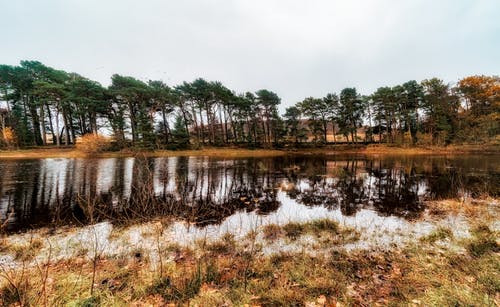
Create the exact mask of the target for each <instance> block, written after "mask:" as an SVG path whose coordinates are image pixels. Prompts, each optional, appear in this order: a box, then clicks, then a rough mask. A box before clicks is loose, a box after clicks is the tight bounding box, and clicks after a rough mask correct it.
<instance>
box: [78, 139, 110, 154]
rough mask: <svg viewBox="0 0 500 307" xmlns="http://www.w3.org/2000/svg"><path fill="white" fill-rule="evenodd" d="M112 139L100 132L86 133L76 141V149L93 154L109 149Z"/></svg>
mask: <svg viewBox="0 0 500 307" xmlns="http://www.w3.org/2000/svg"><path fill="white" fill-rule="evenodd" d="M111 145H112V143H111V139H110V138H108V137H105V136H103V135H100V134H85V135H84V136H82V137H81V138H80V140H79V141H78V142H77V143H76V149H78V150H80V151H82V152H85V153H88V154H91V153H99V152H104V151H109V150H110V149H111Z"/></svg>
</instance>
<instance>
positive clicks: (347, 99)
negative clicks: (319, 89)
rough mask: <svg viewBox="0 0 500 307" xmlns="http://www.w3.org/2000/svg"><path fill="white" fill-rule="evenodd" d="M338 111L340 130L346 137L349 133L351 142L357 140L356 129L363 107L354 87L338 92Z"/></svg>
mask: <svg viewBox="0 0 500 307" xmlns="http://www.w3.org/2000/svg"><path fill="white" fill-rule="evenodd" d="M338 113H339V114H338V121H339V126H340V131H341V132H342V133H343V134H344V135H345V136H346V137H348V135H349V134H350V135H351V141H352V142H353V143H354V142H357V138H358V136H357V129H358V128H359V127H361V124H362V117H363V114H364V108H363V101H362V100H361V96H360V95H359V94H358V92H357V91H356V89H355V88H344V89H343V90H342V91H341V92H340V99H339V111H338ZM348 139H349V138H348Z"/></svg>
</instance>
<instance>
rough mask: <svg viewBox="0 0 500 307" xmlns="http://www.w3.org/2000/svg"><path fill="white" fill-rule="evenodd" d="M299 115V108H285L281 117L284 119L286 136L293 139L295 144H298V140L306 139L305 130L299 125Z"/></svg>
mask: <svg viewBox="0 0 500 307" xmlns="http://www.w3.org/2000/svg"><path fill="white" fill-rule="evenodd" d="M301 114H302V112H301V111H300V108H298V107H296V106H292V107H289V108H287V109H286V111H285V114H284V115H283V117H284V118H285V125H286V129H287V136H288V137H290V138H291V139H293V140H294V143H295V144H298V143H299V141H300V140H302V139H305V138H306V132H305V131H304V130H305V129H304V128H303V127H302V125H301V123H300V119H301Z"/></svg>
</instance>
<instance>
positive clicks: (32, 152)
mask: <svg viewBox="0 0 500 307" xmlns="http://www.w3.org/2000/svg"><path fill="white" fill-rule="evenodd" d="M330 153H343V154H366V155H428V154H462V153H496V154H498V153H500V148H499V146H480V145H463V146H447V147H439V146H425V147H422V146H417V147H398V146H388V145H384V144H380V145H379V144H373V145H368V146H364V145H353V146H350V145H333V146H327V147H324V148H307V149H287V150H277V149H254V150H251V149H244V148H238V147H234V148H232V147H225V148H212V147H206V148H203V149H198V150H156V151H139V150H130V149H124V150H121V151H116V152H99V151H97V152H96V151H92V156H93V157H101V158H118V157H133V156H137V155H140V156H146V157H175V156H210V157H221V158H250V157H277V156H283V155H287V154H330ZM88 154H89V153H88V151H87V150H78V149H76V148H74V147H59V148H58V147H52V146H47V147H38V148H35V149H22V150H8V151H1V150H0V158H1V159H39V158H83V157H87V156H88Z"/></svg>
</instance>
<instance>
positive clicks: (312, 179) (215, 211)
mask: <svg viewBox="0 0 500 307" xmlns="http://www.w3.org/2000/svg"><path fill="white" fill-rule="evenodd" d="M495 158H496V157H495V156H492V157H481V158H480V159H478V158H477V157H473V156H470V157H462V158H445V157H403V158H398V159H395V158H391V159H388V158H385V159H384V158H379V159H374V158H366V157H335V156H321V157H312V156H309V157H303V156H289V157H279V158H259V159H233V160H224V159H216V158H208V157H169V158H114V159H40V160H17V161H0V174H2V175H1V176H0V222H3V221H5V220H6V219H8V223H7V230H9V231H16V230H25V229H28V228H31V227H41V226H47V225H63V224H70V223H76V224H80V223H81V224H86V223H94V222H97V221H101V220H105V219H107V220H110V221H112V222H115V223H125V222H127V221H131V220H138V219H150V218H153V217H155V216H171V217H175V218H178V219H182V220H185V221H188V222H190V223H194V224H196V225H197V226H199V227H203V226H206V225H215V224H219V223H221V222H222V221H223V220H224V219H226V218H227V217H229V216H231V215H234V214H235V213H236V212H255V213H256V214H258V215H267V214H269V213H271V212H275V211H276V210H277V209H278V208H279V207H280V206H281V205H282V204H283V203H284V202H285V203H286V202H291V203H298V204H300V205H303V206H308V207H323V208H326V209H329V210H337V209H340V212H341V213H342V214H343V215H344V216H353V215H356V213H357V212H359V211H360V210H361V209H369V210H373V211H375V212H377V213H378V214H379V215H382V216H398V217H403V218H407V219H412V218H416V217H418V216H419V215H420V214H421V213H422V211H423V209H424V206H423V201H424V200H427V199H441V198H451V197H458V196H465V195H472V196H477V195H478V194H480V193H489V194H490V195H493V196H498V194H499V193H498V192H499V191H498V186H500V173H499V170H498V166H497V165H496V163H495V161H496V159H495ZM278 195H279V197H278ZM292 210H293V209H292Z"/></svg>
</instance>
